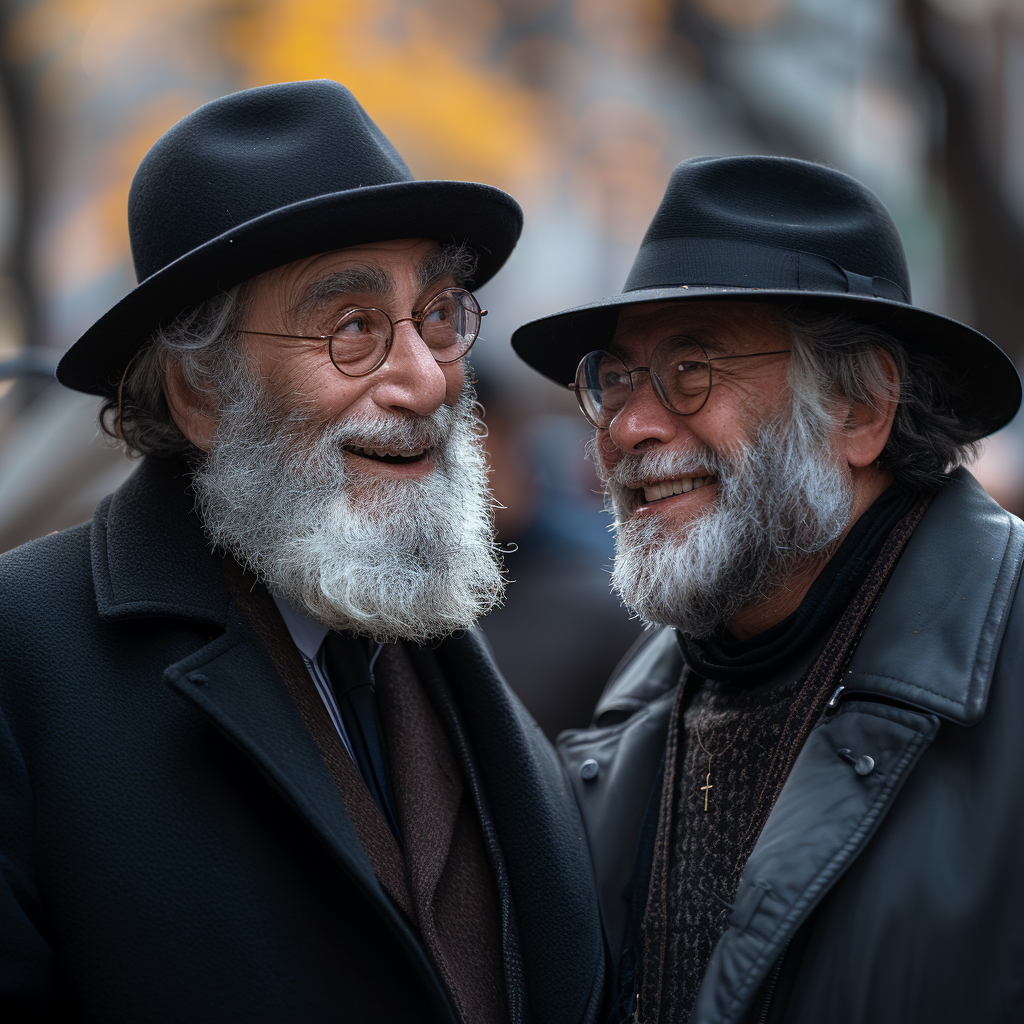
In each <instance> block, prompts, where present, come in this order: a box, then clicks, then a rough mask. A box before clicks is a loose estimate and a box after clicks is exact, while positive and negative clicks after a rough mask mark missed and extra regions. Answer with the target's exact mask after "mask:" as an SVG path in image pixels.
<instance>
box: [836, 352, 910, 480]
mask: <svg viewBox="0 0 1024 1024" xmlns="http://www.w3.org/2000/svg"><path fill="white" fill-rule="evenodd" d="M878 359H879V362H880V363H881V364H882V369H883V371H884V372H885V375H886V377H888V378H889V380H890V381H891V382H892V388H891V394H892V395H893V396H898V395H899V393H900V377H899V373H898V372H897V370H896V364H895V363H894V362H893V361H892V359H891V358H890V356H889V355H888V353H886V352H878ZM897 405H898V402H897V399H896V398H895V397H892V398H880V399H876V401H875V403H874V404H873V405H857V404H852V403H851V405H850V410H849V413H848V414H847V417H846V423H845V424H844V426H843V429H842V431H841V432H840V438H839V443H840V444H841V445H842V446H843V447H844V448H845V451H846V458H847V461H848V462H849V464H850V465H851V466H853V467H854V468H855V469H863V468H865V467H867V466H870V465H871V464H872V463H873V462H874V461H875V460H876V459H877V458H878V456H879V455H881V454H882V449H883V448H884V447H885V443H886V441H888V440H889V434H890V432H891V431H892V421H893V419H894V418H895V416H896V407H897Z"/></svg>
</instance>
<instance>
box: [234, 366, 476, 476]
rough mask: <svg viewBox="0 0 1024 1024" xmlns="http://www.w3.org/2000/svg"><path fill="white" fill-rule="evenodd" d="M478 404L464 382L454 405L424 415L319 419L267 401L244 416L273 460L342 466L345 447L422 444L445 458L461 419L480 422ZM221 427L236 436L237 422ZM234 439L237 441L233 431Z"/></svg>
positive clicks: (411, 446)
mask: <svg viewBox="0 0 1024 1024" xmlns="http://www.w3.org/2000/svg"><path fill="white" fill-rule="evenodd" d="M476 408H477V407H476V396H475V394H474V392H473V390H472V387H471V386H468V387H466V388H465V389H464V390H463V392H462V394H461V395H460V396H459V398H458V400H457V401H456V403H455V404H454V405H442V406H441V407H440V408H438V409H435V410H434V412H432V413H430V414H429V415H426V416H417V415H415V414H413V413H409V414H405V415H402V414H388V413H381V414H379V415H376V416H373V415H367V414H365V413H349V412H344V413H342V414H341V415H340V416H338V417H337V418H336V419H334V420H330V421H328V422H326V423H321V422H319V421H318V420H317V417H316V415H315V412H314V411H313V410H311V409H307V408H303V407H297V408H293V409H291V410H287V411H281V410H279V409H278V408H276V406H274V405H273V404H272V403H268V405H266V406H264V407H263V408H261V409H260V410H259V411H258V412H257V413H256V414H255V415H254V414H253V413H252V412H249V413H248V414H247V415H245V416H244V417H243V418H244V419H245V420H246V422H247V423H248V424H249V425H251V427H252V428H253V432H252V435H251V437H252V441H251V442H250V443H254V444H259V445H260V446H261V447H263V448H264V449H265V450H266V453H267V457H268V460H269V461H270V462H271V463H273V464H277V465H279V466H284V465H286V464H289V463H291V464H292V465H293V468H298V467H305V468H307V469H308V468H312V467H316V466H317V465H319V464H320V463H321V462H322V461H323V460H329V461H330V462H331V463H332V464H338V463H339V462H340V464H341V465H344V463H345V455H346V453H345V451H344V449H345V448H346V447H357V448H409V449H415V448H425V449H427V450H429V451H431V452H432V453H433V454H434V456H435V461H440V462H443V461H444V460H445V458H446V457H447V454H448V452H449V451H450V449H451V447H452V443H453V440H454V438H455V437H456V435H457V433H458V431H459V428H460V425H461V424H463V423H464V422H465V421H467V420H469V421H472V422H473V424H474V425H475V424H482V420H480V418H479V415H478V413H477V411H476ZM225 426H226V427H227V433H228V434H229V435H237V432H236V431H234V430H232V428H233V427H235V426H236V424H234V423H225ZM232 439H233V440H234V441H235V443H237V436H233V438H232Z"/></svg>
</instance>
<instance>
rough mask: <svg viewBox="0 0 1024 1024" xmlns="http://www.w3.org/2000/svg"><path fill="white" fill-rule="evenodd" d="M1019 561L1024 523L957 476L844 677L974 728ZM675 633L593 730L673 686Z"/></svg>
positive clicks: (619, 691)
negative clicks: (613, 716) (610, 715)
mask: <svg viewBox="0 0 1024 1024" xmlns="http://www.w3.org/2000/svg"><path fill="white" fill-rule="evenodd" d="M1022 563H1024V523H1022V522H1021V521H1020V520H1019V519H1018V518H1017V517H1016V516H1013V515H1011V514H1010V513H1009V512H1006V511H1005V510H1004V509H1002V508H1000V507H999V505H997V504H996V502H994V501H993V500H992V499H991V498H990V497H989V496H988V495H987V494H986V493H985V492H984V490H983V489H982V487H981V485H980V484H979V483H978V482H977V480H975V479H974V477H973V476H971V474H970V473H968V472H967V471H966V470H964V469H959V470H957V471H956V472H955V473H953V474H952V476H951V478H950V481H949V483H948V484H947V485H946V487H944V488H943V489H942V490H941V491H940V492H939V493H938V495H937V496H936V497H935V500H934V501H933V502H932V504H931V506H930V507H929V509H928V511H927V512H926V513H925V516H924V519H923V520H922V521H921V523H920V525H919V526H918V527H917V529H916V530H915V531H914V535H913V537H911V539H910V542H909V543H908V544H907V547H906V550H905V551H904V552H903V555H902V556H901V558H900V560H899V562H898V563H897V565H896V568H895V569H894V570H893V574H892V577H891V579H890V580H889V583H888V585H887V586H886V588H885V590H884V592H883V593H882V596H881V599H880V600H879V602H878V607H877V608H876V609H875V611H874V613H873V614H872V616H871V620H870V621H869V622H868V625H867V629H866V630H865V631H864V636H863V637H862V638H861V641H860V643H859V644H858V646H857V651H856V653H855V654H854V656H853V660H852V661H851V662H850V668H849V670H848V672H847V675H846V676H845V677H844V679H843V685H844V688H845V689H844V697H845V696H849V695H852V694H855V693H860V694H871V695H874V696H878V697H885V698H887V699H890V700H894V701H898V702H899V703H901V704H907V705H910V706H912V707H914V708H918V709H920V710H922V711H927V712H929V713H930V714H935V715H939V716H940V717H942V718H945V719H947V720H949V721H952V722H956V723H957V724H959V725H974V724H975V723H977V722H978V721H979V720H980V719H981V717H982V715H984V713H985V707H986V704H987V702H988V691H989V687H990V686H991V683H992V676H993V674H994V672H995V664H996V656H997V654H998V652H999V645H1000V643H1001V641H1002V637H1003V632H1004V630H1005V628H1006V621H1007V618H1008V616H1009V611H1010V605H1011V603H1012V602H1013V598H1014V595H1015V594H1016V590H1017V584H1018V581H1019V579H1020V574H1021V565H1022ZM681 668H682V657H681V655H680V654H679V650H678V645H677V644H676V643H675V631H674V630H671V629H668V628H666V629H664V630H662V631H661V634H660V635H659V636H658V637H656V638H654V639H652V640H650V641H649V642H647V643H646V644H645V645H644V647H643V648H642V650H641V651H639V653H638V654H637V656H636V658H635V659H634V661H633V662H631V663H630V664H629V666H628V668H627V669H626V670H625V671H624V672H623V673H622V674H621V675H619V676H617V677H613V679H612V680H611V682H610V683H609V685H608V688H607V689H606V690H605V692H604V694H603V695H602V696H601V699H600V701H599V702H598V705H597V709H596V710H595V713H594V720H595V722H599V720H600V718H601V716H602V715H604V714H606V713H608V712H612V713H617V714H619V715H629V714H633V713H634V712H636V711H638V710H640V709H641V708H643V707H646V706H647V705H648V704H649V703H651V702H653V701H655V700H657V699H658V698H659V697H661V696H662V695H663V694H665V693H667V692H668V691H669V690H671V689H673V688H674V687H675V686H676V684H677V683H678V682H679V672H680V670H681Z"/></svg>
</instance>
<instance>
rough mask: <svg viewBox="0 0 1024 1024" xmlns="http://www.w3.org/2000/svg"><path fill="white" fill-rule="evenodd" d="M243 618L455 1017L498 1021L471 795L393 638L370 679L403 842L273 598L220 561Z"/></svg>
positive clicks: (500, 1000) (494, 909) (491, 931)
mask: <svg viewBox="0 0 1024 1024" xmlns="http://www.w3.org/2000/svg"><path fill="white" fill-rule="evenodd" d="M222 564H223V567H224V575H225V577H226V578H227V581H228V587H229V589H230V591H231V594H232V597H234V599H235V601H236V602H237V603H238V604H239V606H240V607H241V608H242V610H243V611H244V612H245V614H246V617H247V618H248V619H249V622H250V623H251V625H252V627H253V630H254V631H255V633H256V635H257V636H258V637H259V638H260V641H261V643H262V644H263V646H264V648H265V649H266V651H267V653H268V654H269V655H270V658H271V660H272V661H273V663H274V667H275V668H276V669H277V671H278V674H279V675H280V676H281V679H282V681H283V682H284V684H285V687H286V688H287V689H288V692H289V693H290V694H291V696H292V699H293V700H294V701H295V703H296V705H297V707H298V709H299V712H300V714H301V715H302V718H303V721H304V722H305V723H306V728H307V729H309V732H310V735H311V736H312V737H313V740H314V742H315V743H316V745H317V747H318V748H319V750H320V753H321V755H322V756H323V758H324V762H325V763H326V765H327V769H328V771H329V772H330V774H331V777H332V779H333V780H334V784H335V786H337V789H338V793H339V794H340V795H341V798H342V800H343V801H344V803H345V809H346V810H347V811H348V814H349V818H350V819H351V821H352V824H353V826H354V828H355V830H356V834H357V835H358V836H359V839H360V841H361V842H362V844H363V848H364V849H365V850H366V856H367V858H368V859H369V861H370V865H371V867H372V868H373V871H374V874H375V875H376V876H377V879H378V881H379V882H380V884H381V887H382V888H383V889H384V891H385V892H386V893H387V894H388V896H389V897H390V898H391V899H392V901H393V902H394V903H395V904H396V905H397V906H398V907H400V908H401V910H402V912H403V913H404V914H405V916H406V917H407V918H408V920H409V922H410V924H412V926H413V928H414V929H415V930H417V931H418V932H419V935H420V937H421V939H422V940H423V944H424V946H425V947H426V949H427V951H428V953H429V955H430V958H431V960H432V961H433V963H434V965H435V967H436V968H437V971H438V974H439V975H440V976H441V979H442V981H443V982H444V985H445V987H446V989H447V990H448V993H449V995H450V996H451V999H452V1003H453V1004H454V1006H455V1008H456V1010H457V1012H458V1014H459V1017H460V1018H461V1020H462V1021H463V1022H465V1024H503V1022H505V1021H507V1020H508V1004H507V999H506V994H505V981H504V974H503V956H502V940H501V911H500V905H499V901H498V893H497V886H496V885H495V881H494V875H493V872H492V870H491V865H490V861H489V860H488V857H487V852H486V849H485V846H484V840H483V834H482V832H481V828H480V823H479V821H478V819H477V815H476V812H475V810H474V807H473V803H472V800H471V797H470V794H469V792H468V790H467V788H466V786H465V785H464V782H463V779H462V775H461V773H460V772H459V769H458V765H457V764H456V760H455V755H454V753H453V752H452V748H451V744H450V742H449V739H448V736H447V734H446V733H445V730H444V728H443V726H442V725H441V722H440V720H439V719H438V716H437V714H436V712H435V710H434V708H433V706H432V704H431V702H430V699H429V698H428V696H427V693H426V691H425V690H424V688H423V686H422V685H421V683H420V681H419V679H418V677H417V675H416V672H415V669H414V668H413V664H412V661H411V659H410V657H409V654H408V652H407V651H406V650H405V647H404V645H402V644H389V645H386V646H385V647H384V648H383V650H382V651H381V654H380V656H379V657H378V659H377V664H376V669H375V672H374V676H375V679H376V683H377V685H376V690H377V699H378V704H379V707H380V713H381V722H382V726H383V729H384V736H385V742H386V745H387V752H388V760H389V763H390V765H391V775H392V786H393V789H394V793H395V803H396V805H397V808H396V809H397V816H398V824H399V829H400V831H401V835H402V841H403V844H404V850H403V847H402V846H399V844H398V842H397V841H396V840H395V837H394V835H392V833H391V830H390V829H389V828H388V826H387V824H386V823H385V821H384V819H383V817H381V814H380V811H379V810H378V809H377V805H376V804H375V803H374V802H373V798H372V797H371V796H370V792H369V790H368V789H367V788H366V784H365V783H364V782H363V779H362V776H361V775H360V774H359V771H358V769H357V768H356V766H355V765H354V764H353V763H352V759H351V758H350V757H349V756H348V753H347V751H346V750H345V748H344V746H343V744H342V742H341V739H340V737H339V736H338V734H337V732H336V731H335V729H334V726H333V724H332V723H331V720H330V717H329V716H328V714H327V710H326V708H325V707H324V705H323V702H322V701H321V699H320V696H319V695H318V694H317V692H316V690H315V688H314V686H313V683H312V680H311V679H310V678H309V673H308V672H307V671H306V666H305V665H304V664H303V661H302V658H301V656H300V654H299V652H298V650H297V649H296V647H295V644H294V643H293V642H292V639H291V635H290V634H289V633H288V629H287V626H285V624H284V621H283V620H282V618H281V615H280V613H279V612H278V610H277V607H276V605H275V604H274V602H273V600H272V599H271V597H270V595H269V594H268V593H267V591H266V589H265V588H264V587H263V586H262V585H260V584H259V583H258V582H257V581H256V578H255V577H254V576H252V575H251V574H248V573H243V572H242V570H241V568H240V567H239V566H238V564H237V563H236V562H235V561H234V560H233V559H230V558H226V559H224V560H223V563H222Z"/></svg>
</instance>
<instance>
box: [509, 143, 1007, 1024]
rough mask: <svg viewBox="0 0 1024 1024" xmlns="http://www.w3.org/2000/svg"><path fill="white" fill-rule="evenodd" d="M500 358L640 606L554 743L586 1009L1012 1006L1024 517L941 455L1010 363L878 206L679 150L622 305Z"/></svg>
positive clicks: (780, 173) (937, 1015)
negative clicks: (580, 430)
mask: <svg viewBox="0 0 1024 1024" xmlns="http://www.w3.org/2000/svg"><path fill="white" fill-rule="evenodd" d="M514 344H515V346H516V348H517V349H518V351H519V353H520V354H521V355H522V356H523V357H524V358H525V359H526V360H527V361H528V362H529V363H531V364H532V365H533V366H534V367H536V368H537V369H539V370H541V371H542V372H543V373H545V374H547V375H548V376H550V377H553V378H554V379H556V380H563V381H564V380H569V379H571V378H572V376H573V373H574V371H575V374H576V376H575V381H574V383H573V384H572V385H570V386H571V387H573V388H575V390H576V394H577V396H578V398H579V403H580V407H581V409H582V410H583V413H584V415H585V416H586V417H587V418H588V419H589V420H590V421H591V423H592V424H593V425H594V427H595V428H596V436H595V439H594V443H593V454H594V458H595V460H596V461H597V465H598V467H599V470H600V473H601V475H602V477H603V479H604V481H605V484H606V487H607V497H608V504H609V508H610V510H611V511H612V513H613V514H614V517H615V526H616V531H617V552H616V559H615V567H614V574H613V584H614V586H615V588H616V590H617V591H618V593H619V595H620V596H621V597H622V600H623V601H624V602H625V603H626V604H627V605H628V606H629V607H630V608H631V609H633V611H634V612H635V613H636V614H637V615H638V616H640V617H641V618H642V619H643V620H644V621H646V622H647V623H648V624H649V625H651V626H662V627H664V628H662V629H660V630H654V631H652V632H650V633H649V634H648V635H647V636H646V638H645V639H644V640H643V642H642V643H641V644H640V645H639V646H637V647H636V648H635V649H634V651H633V652H632V653H631V654H630V655H629V656H628V657H627V658H626V659H625V661H624V662H623V664H622V665H621V666H620V668H619V670H617V673H616V675H615V677H614V678H613V680H612V681H611V682H610V683H609V686H608V688H607V690H606V692H605V694H604V695H603V697H602V699H601V701H600V703H599V705H598V707H597V710H596V713H595V718H594V723H593V726H592V728H590V729H587V730H583V731H578V732H573V733H569V734H566V735H565V736H563V737H562V738H561V740H560V748H561V752H562V754H563V756H564V760H565V762H566V764H567V766H568V767H569V770H570V775H571V777H572V779H573V782H574V785H575V788H576V793H577V799H578V801H579V803H580V806H581V808H582V810H583V813H584V824H585V826H586V829H587V834H588V839H589V842H590V845H591V850H592V855H593V858H594V865H595V871H596V876H597V881H598V887H599V895H600V901H601V913H602V919H603V924H604V928H605V935H606V940H607V945H608V951H609V963H610V968H611V977H612V984H611V995H610V999H609V1014H608V1017H609V1019H610V1020H613V1021H623V1020H626V1019H627V1018H628V1019H630V1020H634V1019H635V1020H638V1021H644V1022H664V1024H667V1022H673V1024H677V1022H678V1024H682V1022H686V1021H692V1022H698V1021H699V1022H701V1024H710V1022H715V1024H726V1022H742V1021H758V1022H765V1021H786V1022H800V1024H821V1022H824V1021H828V1022H829V1024H897V1022H898V1024H909V1022H921V1024H924V1022H930V1024H935V1022H937V1021H941V1022H954V1021H959V1022H962V1021H968V1020H969V1021H972V1022H976V1021H984V1022H990V1021H991V1022H995V1021H1004V1020H1011V1019H1013V1020H1017V1019H1020V1017H1021V1015H1022V1014H1024V974H1022V972H1021V966H1020V965H1021V957H1022V955H1024V928H1022V925H1021V910H1022V908H1024V878H1022V872H1021V870H1020V865H1021V864H1022V863H1024V829H1022V828H1021V822H1022V820H1024V742H1022V741H1024V688H1022V687H1021V685H1020V679H1021V670H1022V668H1024V650H1022V647H1024V607H1022V606H1018V604H1017V602H1016V600H1015V598H1016V595H1017V588H1018V583H1019V579H1020V570H1021V563H1022V560H1024V529H1022V525H1021V523H1020V522H1019V521H1018V520H1016V519H1015V518H1014V517H1013V516H1010V515H1008V514H1007V513H1005V512H1003V510H1002V509H1000V508H999V507H998V506H997V505H996V504H995V503H994V502H993V501H991V500H990V499H989V498H988V497H987V496H986V495H985V494H984V492H983V491H982V490H981V488H980V487H979V486H978V485H977V483H976V482H975V481H974V480H973V478H972V477H971V476H970V475H969V474H968V473H967V472H966V471H965V470H964V469H963V468H958V467H961V466H962V464H963V463H964V462H965V461H967V460H968V459H969V458H970V456H971V455H972V453H973V451H974V443H975V442H976V441H977V440H978V439H979V438H982V437H984V436H985V435H986V434H988V433H990V432H991V431H993V430H996V429H998V428H999V427H1001V426H1003V425H1004V424H1005V423H1007V421H1008V420H1010V418H1011V417H1012V416H1013V415H1014V413H1015V412H1016V411H1017V408H1018V406H1019V404H1020V398H1021V390H1020V382H1019V380H1018V377H1017V374H1016V372H1015V370H1014V368H1013V365H1012V364H1011V363H1010V361H1009V360H1008V359H1007V358H1006V357H1005V356H1004V355H1003V354H1002V353H1001V352H1000V351H999V349H998V348H996V346H995V345H993V344H992V343H991V342H990V341H988V339H986V338H984V337H982V336H981V335H979V334H977V333H976V332H974V331H972V330H971V329H970V328H968V327H964V326H963V325H961V324H957V323H955V322H953V321H951V320H948V319H946V318H944V317H941V316H937V315H934V314H930V313H927V312H925V311H923V310H920V309H917V308H915V307H914V306H912V305H911V304H910V285H909V281H908V275H907V268H906V261H905V258H904V255H903V249H902V246H901V244H900V240H899V236H898V233H897V231H896V228H895V225H894V224H893V222H892V220H891V219H890V217H889V215H888V213H887V212H886V211H885V209H884V207H883V206H882V205H881V203H880V202H879V201H878V199H877V198H876V197H875V196H874V195H873V194H872V193H871V192H869V191H868V190H867V189H865V188H864V187H863V186H861V185H860V184H859V183H857V182H856V181H854V180H853V179H851V178H849V177H847V176H846V175H844V174H841V173H839V172H837V171H834V170H830V169H828V168H825V167H820V166H816V165H813V164H808V163H804V162H802V161H797V160H788V159H782V158H766V157H743V158H727V159H707V160H690V161H687V162H684V163H683V164H681V165H680V166H679V167H677V168H676V171H675V172H674V174H673V177H672V180H671V182H670V184H669V188H668V191H667V193H666V195H665V198H664V201H663V202H662V205H661V207H660V209H659V210H658V213H657V215H656V216H655V218H654V221H653V223H652V224H651V227H650V230H649V231H648V233H647V236H646V237H645V239H644V242H643V245H642V247H641V249H640V252H639V255H638V256H637V259H636V262H635V263H634V266H633V270H632V273H631V275H630V278H629V280H628V282H627V284H626V288H625V291H624V293H623V294H622V295H619V296H616V297H615V298H612V299H607V300H604V301H601V302H597V303H594V304H592V305H590V306H585V307H582V308H580V309H576V310H570V311H568V312H566V313H562V314H559V315H557V316H554V317H549V318H546V319H544V320H540V321H536V322H534V323H532V324H529V325H527V326H525V327H523V328H521V329H520V330H519V332H518V333H517V334H516V336H515V338H514Z"/></svg>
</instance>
